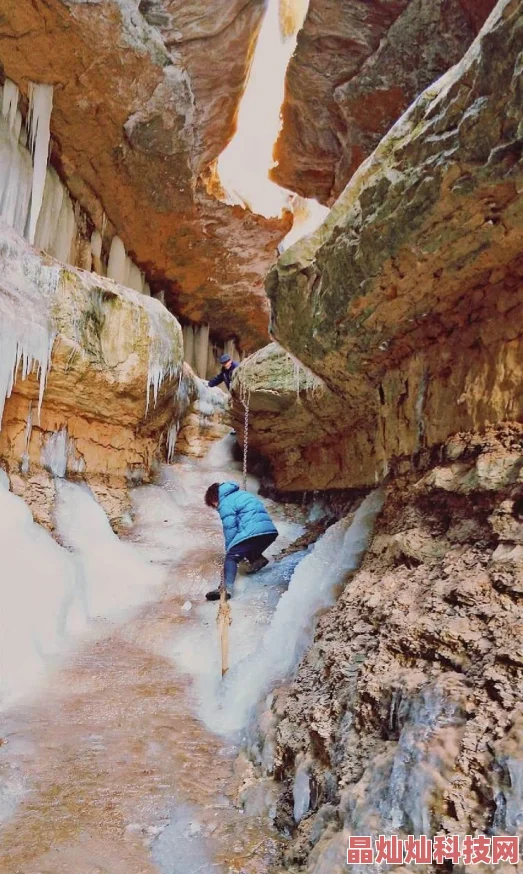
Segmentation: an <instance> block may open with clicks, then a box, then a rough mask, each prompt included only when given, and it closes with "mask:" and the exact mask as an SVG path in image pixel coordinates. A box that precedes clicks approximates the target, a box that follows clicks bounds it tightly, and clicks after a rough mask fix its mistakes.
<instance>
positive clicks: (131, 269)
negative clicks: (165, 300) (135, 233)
mask: <svg viewBox="0 0 523 874" xmlns="http://www.w3.org/2000/svg"><path fill="white" fill-rule="evenodd" d="M107 276H108V277H109V279H114V281H115V282H118V283H119V284H120V285H125V286H126V287H127V288H133V289H134V291H139V292H140V293H141V294H146V295H148V296H150V295H151V289H150V288H149V284H148V283H147V282H146V281H145V277H144V275H143V273H141V272H140V270H139V269H138V267H137V266H136V264H134V263H133V262H132V261H131V259H130V258H129V256H128V255H127V253H126V251H125V247H124V244H123V242H122V241H121V239H120V237H118V236H114V237H113V239H112V242H111V251H110V252H109V261H108V264H107Z"/></svg>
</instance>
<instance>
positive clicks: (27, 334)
mask: <svg viewBox="0 0 523 874" xmlns="http://www.w3.org/2000/svg"><path fill="white" fill-rule="evenodd" d="M53 342H54V335H53V334H50V333H49V331H48V330H46V329H45V328H43V327H41V326H40V325H35V324H32V325H31V324H27V323H17V320H16V319H10V318H7V317H5V318H4V316H3V315H2V320H1V324H0V427H1V425H2V417H3V413H4V406H5V401H6V399H7V398H8V397H10V396H11V392H12V390H13V386H14V384H15V381H16V379H18V378H21V379H27V377H28V376H29V374H30V373H34V372H36V373H37V376H38V379H39V382H40V386H39V394H38V414H40V410H41V407H42V400H43V397H44V390H45V384H46V381H47V374H48V372H49V367H50V363H51V350H52V348H53Z"/></svg>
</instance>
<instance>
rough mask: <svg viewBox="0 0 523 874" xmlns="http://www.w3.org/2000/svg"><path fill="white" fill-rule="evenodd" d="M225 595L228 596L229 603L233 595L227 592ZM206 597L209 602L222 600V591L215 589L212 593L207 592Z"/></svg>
mask: <svg viewBox="0 0 523 874" xmlns="http://www.w3.org/2000/svg"><path fill="white" fill-rule="evenodd" d="M225 595H226V598H227V601H229V600H230V598H231V593H230V592H229V591H227V592H226V593H225ZM205 597H206V598H207V600H208V601H219V600H220V590H219V589H213V590H212V591H211V592H207V594H206V596H205Z"/></svg>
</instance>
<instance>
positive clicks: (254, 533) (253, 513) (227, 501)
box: [218, 483, 278, 552]
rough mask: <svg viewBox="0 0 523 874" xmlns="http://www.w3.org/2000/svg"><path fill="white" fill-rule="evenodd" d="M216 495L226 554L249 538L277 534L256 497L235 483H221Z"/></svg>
mask: <svg viewBox="0 0 523 874" xmlns="http://www.w3.org/2000/svg"><path fill="white" fill-rule="evenodd" d="M218 495H219V503H218V513H219V514H220V518H221V520H222V525H223V535H224V537H225V549H226V551H227V552H229V550H230V549H231V548H232V547H233V546H238V544H239V543H243V541H244V540H248V539H249V537H258V536H259V535H261V534H278V529H277V528H275V526H274V524H273V522H272V519H271V517H270V516H269V514H268V512H267V510H266V509H265V507H264V506H263V504H262V502H261V501H260V499H259V498H257V497H256V495H251V494H250V492H244V491H242V490H241V489H240V488H239V486H237V485H236V483H222V484H221V486H220V488H219V489H218Z"/></svg>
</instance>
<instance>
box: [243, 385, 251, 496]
mask: <svg viewBox="0 0 523 874" xmlns="http://www.w3.org/2000/svg"><path fill="white" fill-rule="evenodd" d="M242 403H243V407H244V410H245V422H244V426H243V490H244V492H245V491H247V456H248V454H249V398H248V397H246V398H245V400H243V401H242Z"/></svg>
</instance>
